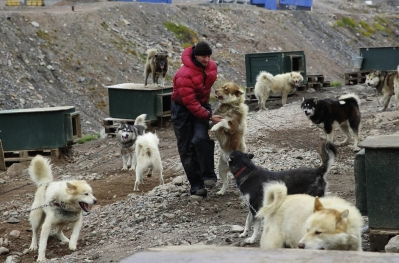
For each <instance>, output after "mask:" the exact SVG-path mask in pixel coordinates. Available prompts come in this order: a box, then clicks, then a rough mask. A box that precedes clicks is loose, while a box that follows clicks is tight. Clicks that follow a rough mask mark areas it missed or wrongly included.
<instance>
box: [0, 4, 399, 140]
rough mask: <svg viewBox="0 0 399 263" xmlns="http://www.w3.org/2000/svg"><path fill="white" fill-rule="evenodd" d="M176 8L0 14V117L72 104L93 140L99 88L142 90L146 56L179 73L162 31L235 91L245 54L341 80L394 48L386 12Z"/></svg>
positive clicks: (101, 99)
mask: <svg viewBox="0 0 399 263" xmlns="http://www.w3.org/2000/svg"><path fill="white" fill-rule="evenodd" d="M177 2H178V3H177V4H172V5H163V4H144V3H124V2H98V3H86V4H78V5H76V7H75V10H76V11H75V12H72V11H71V7H70V6H69V5H63V6H55V5H54V6H48V7H43V8H28V7H25V8H17V9H12V8H6V7H2V8H1V9H0V24H1V25H2V26H1V27H0V35H1V40H0V71H1V74H0V93H1V94H2V96H0V109H13V108H30V107H45V106H55V105H75V106H76V108H77V110H78V111H80V112H81V113H82V117H83V122H82V126H83V129H84V133H88V132H98V130H99V129H100V127H101V120H102V118H104V117H107V116H108V113H107V110H108V105H107V102H108V99H107V91H106V89H105V88H104V87H103V86H104V85H111V84H117V83H124V82H138V83H141V82H143V76H142V72H143V64H144V62H145V51H146V49H147V48H150V47H157V48H162V49H163V50H166V51H168V52H169V54H170V64H171V67H170V71H169V76H168V82H170V79H171V77H172V76H173V73H174V72H175V71H176V69H177V68H178V67H179V66H180V58H179V55H180V52H181V51H182V46H183V45H184V44H187V43H188V42H187V40H180V39H178V38H177V35H175V34H174V33H173V32H171V31H169V30H168V29H167V28H166V26H165V25H166V24H165V23H174V24H175V25H184V26H186V27H187V28H188V29H191V30H192V31H193V32H195V33H196V34H197V36H196V37H195V36H194V39H195V38H198V39H201V38H205V39H207V40H208V41H209V42H210V43H211V44H212V45H213V46H214V47H215V52H214V59H216V60H217V61H218V62H219V65H220V67H219V70H220V75H219V78H220V79H226V80H234V81H237V82H238V83H240V84H243V85H244V84H245V65H244V55H245V54H246V53H254V52H268V51H290V50H304V51H305V54H306V60H307V70H308V72H309V73H310V74H324V75H325V76H326V77H327V78H328V79H330V80H342V78H343V73H344V72H345V71H348V70H351V56H352V55H354V54H357V53H358V48H359V47H366V46H367V47H368V46H391V45H396V46H397V45H398V43H399V41H398V39H399V16H398V15H397V14H396V15H395V12H393V11H395V10H393V11H392V12H390V11H389V9H384V10H385V11H384V12H381V10H380V11H378V12H377V9H375V8H373V7H359V6H353V4H351V5H349V4H348V5H345V4H342V2H341V5H335V6H334V5H332V4H331V1H319V3H318V4H316V5H315V8H314V10H313V11H312V12H295V11H280V12H275V11H268V10H265V9H262V8H258V7H255V6H250V5H233V4H232V5H226V4H225V5H212V4H203V3H201V4H197V2H196V1H187V2H186V3H185V4H184V3H181V4H180V3H179V1H177ZM180 2H182V1H180ZM337 21H338V23H339V22H341V26H337ZM366 24H367V26H366ZM169 25H170V24H169ZM172 25H173V24H172ZM361 25H363V27H362V26H361Z"/></svg>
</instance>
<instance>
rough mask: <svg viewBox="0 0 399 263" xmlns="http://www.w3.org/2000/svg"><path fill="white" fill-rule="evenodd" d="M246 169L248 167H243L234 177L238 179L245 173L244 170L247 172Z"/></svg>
mask: <svg viewBox="0 0 399 263" xmlns="http://www.w3.org/2000/svg"><path fill="white" fill-rule="evenodd" d="M246 168H247V167H245V166H243V167H241V168H240V170H238V171H237V172H236V173H235V174H234V177H236V178H238V177H239V176H240V175H241V173H242V172H244V170H245V169H246Z"/></svg>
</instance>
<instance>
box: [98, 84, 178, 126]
mask: <svg viewBox="0 0 399 263" xmlns="http://www.w3.org/2000/svg"><path fill="white" fill-rule="evenodd" d="M106 88H107V89H108V100H109V115H110V117H112V118H120V119H136V117H137V116H139V115H141V114H143V113H146V114H147V120H150V121H154V120H157V119H158V118H160V117H165V116H168V115H170V109H171V94H172V87H170V86H169V87H161V86H157V85H148V86H147V87H144V85H143V84H134V83H124V84H118V85H113V86H106Z"/></svg>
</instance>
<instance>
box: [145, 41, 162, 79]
mask: <svg viewBox="0 0 399 263" xmlns="http://www.w3.org/2000/svg"><path fill="white" fill-rule="evenodd" d="M166 72H168V54H166V53H163V52H158V50H156V49H154V48H151V49H148V50H147V60H146V62H145V66H144V78H145V79H144V86H147V79H148V76H149V75H150V73H152V83H153V84H158V78H159V76H162V86H165V76H166Z"/></svg>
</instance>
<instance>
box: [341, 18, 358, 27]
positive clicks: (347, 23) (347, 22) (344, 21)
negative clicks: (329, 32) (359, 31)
mask: <svg viewBox="0 0 399 263" xmlns="http://www.w3.org/2000/svg"><path fill="white" fill-rule="evenodd" d="M336 25H337V26H339V27H350V28H355V27H356V26H357V22H356V21H355V20H354V19H353V18H351V17H346V16H344V17H342V18H341V19H339V20H337V22H336Z"/></svg>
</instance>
